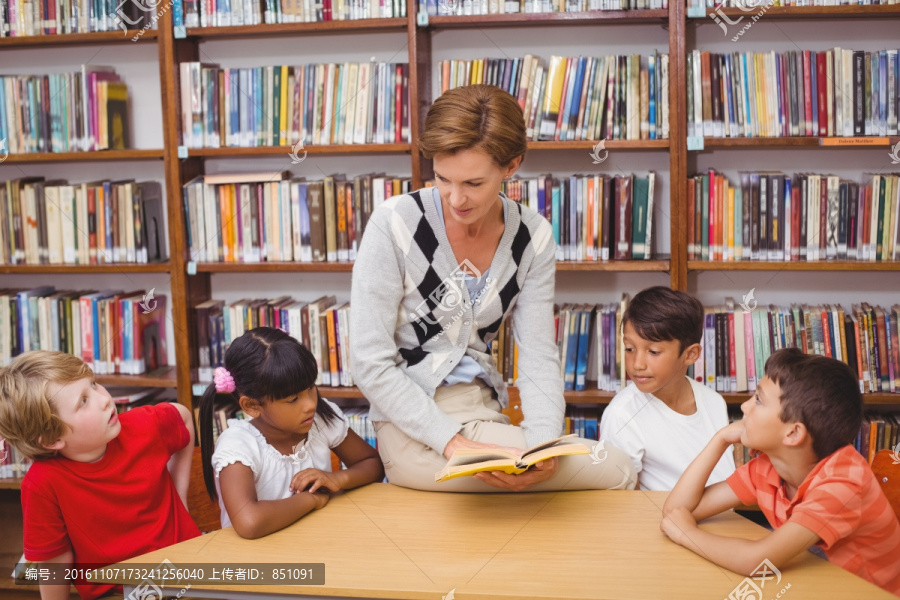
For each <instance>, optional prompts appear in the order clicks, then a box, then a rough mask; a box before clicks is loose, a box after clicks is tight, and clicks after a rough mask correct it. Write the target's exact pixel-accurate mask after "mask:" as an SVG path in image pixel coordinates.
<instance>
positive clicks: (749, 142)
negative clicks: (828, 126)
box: [700, 136, 894, 152]
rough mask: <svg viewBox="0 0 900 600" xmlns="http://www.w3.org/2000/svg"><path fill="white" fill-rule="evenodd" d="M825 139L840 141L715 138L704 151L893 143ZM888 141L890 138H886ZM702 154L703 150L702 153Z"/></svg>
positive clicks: (708, 140)
mask: <svg viewBox="0 0 900 600" xmlns="http://www.w3.org/2000/svg"><path fill="white" fill-rule="evenodd" d="M823 139H840V138H820V137H800V136H798V137H755V138H713V137H708V138H704V140H703V150H709V149H710V148H797V147H802V148H830V149H832V150H848V149H855V148H889V147H890V146H891V142H892V141H894V140H893V138H891V141H890V142H889V141H879V142H877V143H873V144H858V145H856V144H854V145H841V144H828V143H825V144H823V143H822V142H821V141H820V140H823ZM884 140H888V138H884ZM700 152H702V150H701V151H700Z"/></svg>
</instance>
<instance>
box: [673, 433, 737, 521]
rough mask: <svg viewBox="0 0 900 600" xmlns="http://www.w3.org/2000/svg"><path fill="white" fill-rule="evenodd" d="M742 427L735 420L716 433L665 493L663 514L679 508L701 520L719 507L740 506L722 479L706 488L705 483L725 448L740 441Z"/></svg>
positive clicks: (735, 496) (720, 509) (724, 508)
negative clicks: (669, 490) (666, 494)
mask: <svg viewBox="0 0 900 600" xmlns="http://www.w3.org/2000/svg"><path fill="white" fill-rule="evenodd" d="M742 429H743V426H742V425H741V423H740V422H735V423H732V424H730V425H728V426H727V427H723V428H722V429H720V430H719V431H717V432H716V434H715V435H714V436H713V438H712V439H711V440H710V441H709V443H708V444H707V445H706V448H704V449H703V451H702V452H700V454H698V455H697V458H695V459H694V460H693V462H691V464H690V465H689V466H688V468H687V469H686V470H685V471H684V473H683V474H682V475H681V478H680V479H679V480H678V483H676V484H675V488H674V489H673V490H672V491H671V492H670V493H669V496H668V497H667V498H666V502H665V504H663V514H664V515H668V514H669V513H670V512H672V511H673V510H674V509H676V508H679V507H683V508H685V509H686V510H687V511H688V512H690V513H692V516H693V518H694V520H695V521H702V520H703V519H706V518H707V517H711V516H712V515H715V514H718V513H720V512H722V511H723V510H727V509H729V508H734V507H735V506H740V504H741V501H740V500H739V499H738V497H737V494H735V493H734V491H733V490H732V489H731V487H730V486H729V485H728V484H727V483H726V482H724V481H721V482H719V483H716V484H714V485H711V486H709V487H706V482H707V481H708V480H709V476H710V475H711V474H712V472H713V469H715V468H716V464H717V463H718V462H719V459H720V458H722V454H724V453H725V450H727V449H728V447H729V446H730V445H731V444H733V443H736V442H739V441H740V439H741V430H742Z"/></svg>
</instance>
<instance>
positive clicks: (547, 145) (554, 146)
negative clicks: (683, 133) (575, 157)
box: [528, 140, 669, 152]
mask: <svg viewBox="0 0 900 600" xmlns="http://www.w3.org/2000/svg"><path fill="white" fill-rule="evenodd" d="M598 141H599V140H577V141H571V142H561V141H545V142H528V149H529V150H587V151H588V152H590V151H591V150H593V149H594V146H595V145H596V144H597V142H598ZM603 147H604V149H606V150H609V151H614V150H668V149H669V140H607V141H606V143H604V144H603Z"/></svg>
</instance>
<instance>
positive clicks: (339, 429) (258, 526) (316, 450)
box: [200, 327, 384, 539]
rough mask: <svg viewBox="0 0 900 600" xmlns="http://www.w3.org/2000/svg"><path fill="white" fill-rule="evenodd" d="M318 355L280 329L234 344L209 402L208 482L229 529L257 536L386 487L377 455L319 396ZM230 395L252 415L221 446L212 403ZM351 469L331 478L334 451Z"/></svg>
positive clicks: (204, 433)
mask: <svg viewBox="0 0 900 600" xmlns="http://www.w3.org/2000/svg"><path fill="white" fill-rule="evenodd" d="M317 371H318V369H317V367H316V359H315V358H314V357H313V355H312V353H311V352H310V351H309V350H308V349H307V348H306V347H305V346H303V344H301V343H300V342H298V341H297V340H296V339H294V338H292V337H291V336H289V335H288V334H287V333H285V332H283V331H281V330H280V329H273V328H271V327H257V328H256V329H251V330H250V331H248V332H246V333H245V334H244V335H242V336H241V337H239V338H237V339H236V340H234V342H232V343H231V346H230V347H229V348H228V350H227V351H226V352H225V366H224V367H219V368H217V369H216V374H215V381H214V382H213V383H211V384H210V385H209V387H208V388H207V389H206V392H204V394H203V397H202V398H201V399H200V450H201V454H202V457H203V479H204V480H205V482H206V490H207V492H208V493H209V495H210V497H211V498H213V499H216V498H218V499H219V505H220V507H221V509H222V527H227V526H229V525H233V526H234V530H235V531H236V532H237V533H238V535H240V536H241V537H245V538H251V539H252V538H258V537H262V536H264V535H268V534H270V533H273V532H275V531H278V530H279V529H282V528H284V527H287V526H288V525H290V524H291V523H293V522H294V521H296V520H297V519H299V518H300V517H302V516H303V515H305V514H306V513H308V512H311V511H313V510H316V509H319V508H322V507H323V506H325V505H326V504H327V503H328V499H329V495H328V492H329V491H330V492H338V491H340V490H346V489H351V488H355V487H359V486H361V485H365V484H367V483H372V482H374V481H379V480H381V479H382V478H383V477H384V467H383V465H382V464H381V460H380V459H379V457H378V453H377V452H376V451H375V449H374V448H372V447H371V446H370V445H369V444H367V443H366V442H365V441H364V440H363V439H362V438H361V437H359V436H358V435H356V433H354V432H353V431H352V430H351V429H349V427H348V424H347V419H346V418H345V417H344V415H343V414H342V413H341V411H340V409H339V408H338V407H337V406H335V405H334V404H332V403H331V402H329V401H328V400H325V399H324V398H322V397H321V396H320V395H319V390H318V388H317V387H316V385H315V381H316V375H317ZM223 394H225V395H229V396H231V398H232V399H233V400H235V401H236V402H237V403H238V404H239V405H240V407H241V408H242V409H243V410H244V412H245V413H247V414H248V415H249V416H250V417H251V419H250V420H247V421H242V420H231V421H229V423H228V429H226V430H225V431H223V432H222V434H221V435H220V436H219V439H218V440H217V442H216V448H215V452H213V448H212V419H213V404H214V403H215V400H216V397H217V396H219V395H223ZM332 450H334V453H335V454H337V456H338V458H340V459H341V461H342V462H343V463H344V464H345V465H347V468H346V469H344V470H342V471H339V472H337V473H333V472H331V451H332Z"/></svg>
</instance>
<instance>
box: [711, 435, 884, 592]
mask: <svg viewBox="0 0 900 600" xmlns="http://www.w3.org/2000/svg"><path fill="white" fill-rule="evenodd" d="M727 481H728V485H729V486H731V489H732V490H734V493H735V494H736V495H737V497H738V498H739V499H740V501H741V502H743V503H744V504H747V505H751V506H752V505H754V504H758V505H759V508H760V509H761V510H762V511H763V513H764V514H765V515H766V518H767V519H768V520H769V523H770V524H771V525H772V527H775V528H778V527H781V526H782V525H784V524H785V523H787V522H791V523H797V524H798V525H802V526H803V527H806V528H807V529H809V530H810V531H812V532H813V533H815V534H816V535H817V536H819V538H821V541H820V542H819V543H817V544H816V545H817V546H819V547H821V548H822V549H823V550H824V551H825V554H826V555H827V556H828V560H829V561H831V562H832V563H834V564H836V565H838V566H840V567H843V568H844V569H846V570H848V571H850V572H851V573H856V574H857V575H859V576H860V577H862V578H863V579H866V580H868V581H871V582H872V583H874V584H875V585H877V586H879V587H882V588H884V589H886V590H887V591H889V592H891V593H893V594H896V595H898V596H900V522H898V521H897V515H896V514H894V511H893V510H892V508H891V505H890V504H889V503H888V500H887V498H886V497H885V495H884V492H882V491H881V488H880V487H879V486H878V482H877V481H876V480H875V475H874V474H873V473H872V469H871V468H870V467H869V464H868V463H867V462H866V460H865V459H864V458H863V457H862V456H860V454H859V452H857V451H856V450H855V449H854V448H853V446H844V447H843V448H840V449H839V450H836V451H835V452H834V453H832V454H831V455H830V456H828V457H826V458H825V459H823V460H820V461H819V463H818V464H817V465H816V466H815V468H814V469H813V470H812V471H810V473H809V475H807V476H806V479H804V480H803V483H802V484H801V485H800V488H799V489H798V490H797V494H796V495H795V496H794V498H793V500H789V499H788V498H787V496H786V495H785V488H784V483H783V481H782V479H781V476H780V475H779V474H778V473H777V472H776V471H775V467H774V466H772V461H770V460H769V457H768V456H766V455H765V454H764V453H760V455H759V456H757V457H756V458H754V459H753V460H751V461H750V462H749V463H747V464H746V465H744V466H742V467H741V468H739V469H738V470H737V471H735V472H734V474H733V475H731V477H729V478H728V479H727Z"/></svg>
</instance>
